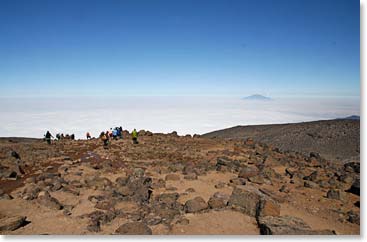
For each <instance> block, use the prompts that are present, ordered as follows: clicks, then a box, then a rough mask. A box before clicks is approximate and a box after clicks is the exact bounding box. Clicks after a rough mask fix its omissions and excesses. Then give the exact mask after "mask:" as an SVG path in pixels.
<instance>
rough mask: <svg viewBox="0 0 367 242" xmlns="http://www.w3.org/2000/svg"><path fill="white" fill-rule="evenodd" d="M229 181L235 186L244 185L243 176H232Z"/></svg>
mask: <svg viewBox="0 0 367 242" xmlns="http://www.w3.org/2000/svg"><path fill="white" fill-rule="evenodd" d="M229 182H230V183H231V184H233V185H235V186H237V185H246V179H245V178H238V177H236V178H233V179H231V180H229Z"/></svg>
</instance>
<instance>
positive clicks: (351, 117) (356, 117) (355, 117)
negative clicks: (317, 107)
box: [337, 115, 360, 120]
mask: <svg viewBox="0 0 367 242" xmlns="http://www.w3.org/2000/svg"><path fill="white" fill-rule="evenodd" d="M337 119H344V120H360V117H359V116H358V115H351V116H348V117H345V118H337Z"/></svg>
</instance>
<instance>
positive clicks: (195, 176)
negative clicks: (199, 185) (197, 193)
mask: <svg viewBox="0 0 367 242" xmlns="http://www.w3.org/2000/svg"><path fill="white" fill-rule="evenodd" d="M184 179H186V180H197V179H198V176H197V175H196V173H190V174H187V175H185V176H184Z"/></svg>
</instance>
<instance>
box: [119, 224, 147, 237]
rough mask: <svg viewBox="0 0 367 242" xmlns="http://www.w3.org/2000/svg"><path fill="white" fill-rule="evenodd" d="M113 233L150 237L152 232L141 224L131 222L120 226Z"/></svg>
mask: <svg viewBox="0 0 367 242" xmlns="http://www.w3.org/2000/svg"><path fill="white" fill-rule="evenodd" d="M115 233H116V234H123V235H151V234H152V230H151V229H150V228H149V227H148V225H146V224H145V223H143V222H131V223H126V224H123V225H121V226H120V227H119V228H118V229H117V230H116V231H115Z"/></svg>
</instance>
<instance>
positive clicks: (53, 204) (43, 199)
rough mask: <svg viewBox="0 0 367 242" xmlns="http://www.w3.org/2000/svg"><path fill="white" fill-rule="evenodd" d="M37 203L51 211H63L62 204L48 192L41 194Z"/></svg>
mask: <svg viewBox="0 0 367 242" xmlns="http://www.w3.org/2000/svg"><path fill="white" fill-rule="evenodd" d="M37 201H38V203H39V204H41V205H43V206H45V207H48V208H51V209H56V210H60V209H62V205H61V204H60V202H59V201H58V200H57V199H56V198H54V197H51V195H50V194H49V193H48V192H47V191H42V192H40V193H39V194H38V198H37Z"/></svg>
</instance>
